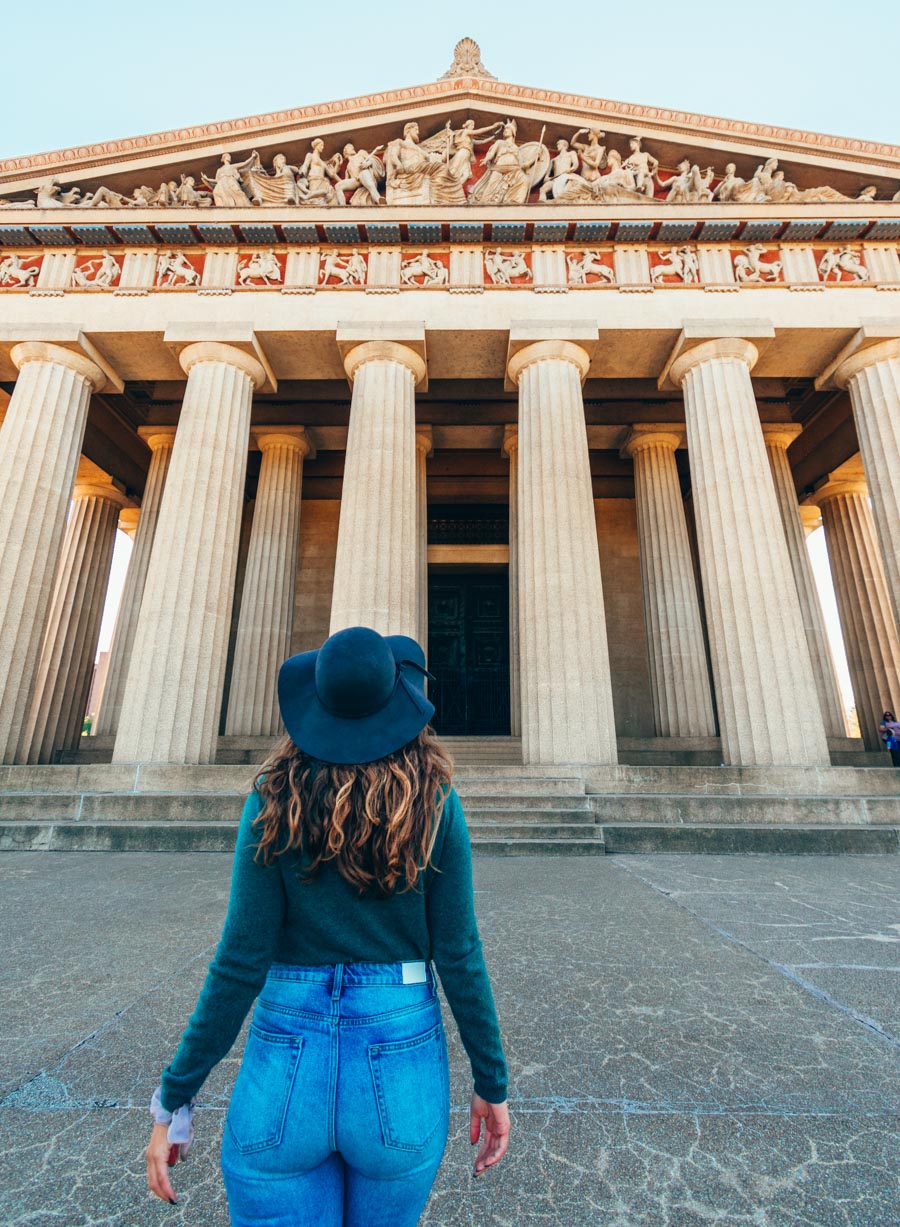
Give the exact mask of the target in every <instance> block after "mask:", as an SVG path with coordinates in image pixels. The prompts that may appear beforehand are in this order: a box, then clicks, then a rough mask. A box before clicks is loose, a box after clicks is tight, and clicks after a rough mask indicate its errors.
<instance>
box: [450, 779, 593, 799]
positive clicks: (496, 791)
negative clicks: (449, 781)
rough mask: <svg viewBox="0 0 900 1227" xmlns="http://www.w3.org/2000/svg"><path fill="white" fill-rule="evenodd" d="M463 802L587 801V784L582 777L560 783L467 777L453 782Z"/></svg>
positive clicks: (562, 780) (550, 780)
mask: <svg viewBox="0 0 900 1227" xmlns="http://www.w3.org/2000/svg"><path fill="white" fill-rule="evenodd" d="M453 782H454V786H455V788H456V791H457V792H458V793H459V796H460V798H461V799H462V800H466V799H467V798H473V797H509V798H515V797H537V796H547V797H584V795H585V792H584V780H582V779H581V778H580V777H572V778H569V779H560V778H558V777H554V776H545V777H542V776H515V777H511V778H509V779H502V778H497V777H496V776H474V775H471V776H468V775H467V776H464V775H458V776H456V777H455V779H454V781H453Z"/></svg>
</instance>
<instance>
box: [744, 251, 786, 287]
mask: <svg viewBox="0 0 900 1227" xmlns="http://www.w3.org/2000/svg"><path fill="white" fill-rule="evenodd" d="M773 254H775V253H772V252H768V251H767V250H766V248H765V247H763V245H762V244H761V243H753V244H752V245H751V246H750V247H745V248H744V250H743V251H739V252H737V253H736V254H735V256H734V275H735V277H736V279H737V281H738V282H739V283H740V284H741V285H764V284H766V283H767V282H768V283H771V282H775V281H780V280H781V261H780V260H778V259H769V258H768V257H769V256H771V255H773Z"/></svg>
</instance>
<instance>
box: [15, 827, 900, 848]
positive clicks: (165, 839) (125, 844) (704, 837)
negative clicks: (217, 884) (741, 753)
mask: <svg viewBox="0 0 900 1227" xmlns="http://www.w3.org/2000/svg"><path fill="white" fill-rule="evenodd" d="M236 831H237V824H236V823H234V822H179V823H173V822H169V823H166V822H162V823H146V822H130V823H115V822H106V823H103V822H61V823H54V822H3V821H0V851H54V852H56V851H58V852H76V851H81V852H225V853H228V852H231V851H233V849H234V840H235V834H236ZM472 846H473V849H474V850H475V854H476V855H478V856H482V855H495V856H596V855H603V854H604V853H649V852H683V853H693V854H697V853H711V854H729V853H741V854H747V853H765V854H782V855H806V854H813V855H848V854H857V855H882V854H885V853H891V854H895V855H896V854H900V826H824V825H822V826H813V827H810V826H801V825H794V826H766V825H757V824H754V825H748V826H732V825H729V826H721V825H719V826H717V825H711V824H708V825H699V824H698V825H695V826H679V825H677V824H673V823H626V824H621V825H620V824H616V823H610V824H606V825H603V826H598V827H596V828H593V829H592V830H591V832H590V834H587V833H586V832H585V833H584V834H576V833H574V832H572V831H565V832H564V833H561V832H560V831H559V829H552V828H551V829H548V830H547V831H546V832H544V831H541V832H540V833H537V832H535V831H534V830H533V829H528V830H527V831H526V832H524V833H522V834H519V833H518V832H517V833H516V834H510V833H509V832H507V831H505V830H502V831H498V830H495V829H489V828H479V829H477V830H475V831H474V832H473V834H472Z"/></svg>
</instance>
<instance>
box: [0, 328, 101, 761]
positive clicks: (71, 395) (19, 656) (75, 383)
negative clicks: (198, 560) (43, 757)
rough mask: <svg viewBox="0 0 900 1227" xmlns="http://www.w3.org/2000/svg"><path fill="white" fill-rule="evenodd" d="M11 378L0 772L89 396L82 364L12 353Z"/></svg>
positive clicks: (29, 668) (5, 459)
mask: <svg viewBox="0 0 900 1227" xmlns="http://www.w3.org/2000/svg"><path fill="white" fill-rule="evenodd" d="M10 357H11V358H12V361H13V362H14V363H15V365H16V367H17V368H18V370H19V377H18V379H17V380H16V386H15V390H14V391H13V394H12V398H11V399H10V403H9V407H8V409H7V412H6V419H5V421H4V423H3V429H2V432H0V543H2V548H0V762H4V763H10V762H12V761H13V760H14V757H15V754H16V750H17V749H18V745H19V738H20V737H21V735H22V725H23V723H24V721H25V717H26V713H27V709H28V703H29V701H30V698H31V693H32V690H33V687H34V677H35V671H36V669H37V666H38V659H39V653H40V649H41V641H42V639H43V635H44V628H45V627H46V625H47V615H48V612H49V609H50V601H51V599H52V596H53V581H54V577H55V575H56V570H57V566H58V563H59V555H60V550H61V548H62V542H63V534H64V532H65V527H66V514H67V512H68V510H69V501H70V499H71V497H72V487H73V485H74V484H75V474H76V471H77V469H78V457H79V455H80V452H81V443H82V439H83V438H84V427H85V423H86V421H87V412H88V402H89V400H90V395H91V391H92V390H96V389H97V388H99V387H102V386H103V384H104V383H105V382H106V378H105V374H104V372H103V371H102V369H101V368H100V367H99V366H98V365H97V364H96V363H95V362H92V361H91V360H90V359H89V358H87V357H85V355H84V354H81V353H77V352H75V351H73V350H69V349H64V348H63V347H62V346H61V345H48V344H45V343H43V342H38V341H24V342H21V343H20V344H18V345H15V346H14V347H13V349H12V351H11V354H10Z"/></svg>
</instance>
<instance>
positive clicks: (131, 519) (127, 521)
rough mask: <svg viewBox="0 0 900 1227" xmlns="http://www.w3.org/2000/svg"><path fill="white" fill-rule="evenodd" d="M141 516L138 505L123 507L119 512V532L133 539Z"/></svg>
mask: <svg viewBox="0 0 900 1227" xmlns="http://www.w3.org/2000/svg"><path fill="white" fill-rule="evenodd" d="M140 518H141V509H140V507H123V508H122V510H121V511H120V512H119V532H120V533H124V534H125V536H126V537H130V538H131V539H132V541H133V540H134V534H135V533H136V532H137V530H138V523H139V522H140Z"/></svg>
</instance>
